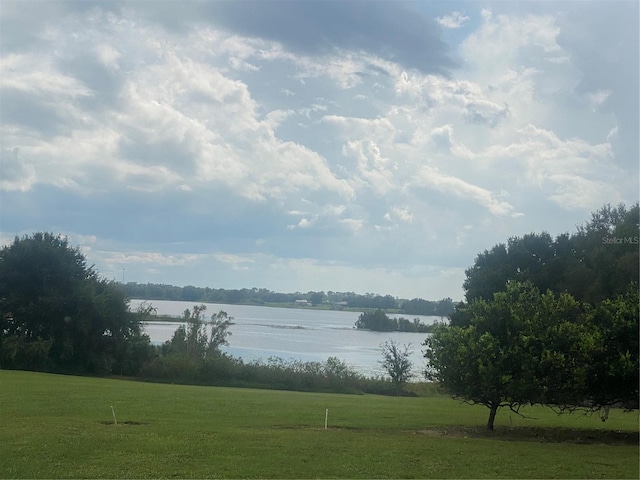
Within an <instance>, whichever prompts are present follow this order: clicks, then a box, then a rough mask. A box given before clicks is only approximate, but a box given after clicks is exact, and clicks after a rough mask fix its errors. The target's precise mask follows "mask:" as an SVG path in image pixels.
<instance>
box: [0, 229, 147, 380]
mask: <svg viewBox="0 0 640 480" xmlns="http://www.w3.org/2000/svg"><path fill="white" fill-rule="evenodd" d="M139 319H140V316H139V315H138V314H137V313H133V312H131V311H130V310H129V306H128V301H127V298H126V297H125V294H124V292H123V291H122V290H121V289H120V288H119V287H118V286H117V285H116V284H115V283H114V282H110V281H107V280H105V279H103V278H101V277H100V276H99V275H98V273H97V272H96V271H95V270H94V268H93V267H90V266H88V265H87V261H86V259H85V257H84V255H83V254H82V252H81V251H80V250H79V248H77V247H73V246H71V245H69V242H68V240H67V239H66V238H65V237H62V236H58V235H54V234H52V233H41V232H39V233H34V234H33V235H31V236H23V237H22V238H19V237H16V238H15V239H14V241H13V243H11V244H10V245H8V246H5V247H3V248H2V249H1V250H0V367H1V368H13V369H23V370H40V371H51V372H65V373H92V374H104V373H110V372H113V373H118V374H124V375H132V374H136V373H137V371H138V370H139V368H140V366H141V364H142V363H143V362H144V361H146V360H147V358H148V356H149V355H150V354H151V351H152V347H151V345H150V342H149V338H148V337H147V336H146V335H144V334H143V333H142V332H141V327H140V321H139Z"/></svg>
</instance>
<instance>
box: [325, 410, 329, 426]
mask: <svg viewBox="0 0 640 480" xmlns="http://www.w3.org/2000/svg"><path fill="white" fill-rule="evenodd" d="M328 422H329V409H328V408H327V409H326V410H325V412H324V429H325V430H326V429H327V425H328Z"/></svg>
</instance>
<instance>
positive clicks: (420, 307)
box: [402, 297, 455, 317]
mask: <svg viewBox="0 0 640 480" xmlns="http://www.w3.org/2000/svg"><path fill="white" fill-rule="evenodd" d="M454 310H455V307H454V303H453V300H452V299H451V298H448V297H447V298H443V299H442V300H438V301H437V302H433V301H429V300H424V299H422V298H414V299H412V300H406V301H404V302H402V313H405V314H407V315H434V316H439V317H446V316H448V315H450V314H452V313H453V311H454Z"/></svg>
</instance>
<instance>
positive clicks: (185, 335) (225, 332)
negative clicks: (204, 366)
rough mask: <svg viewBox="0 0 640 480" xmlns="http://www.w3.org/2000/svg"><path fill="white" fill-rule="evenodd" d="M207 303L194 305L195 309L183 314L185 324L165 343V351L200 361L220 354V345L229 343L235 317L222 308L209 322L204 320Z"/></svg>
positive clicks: (168, 353) (187, 310)
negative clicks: (230, 329) (230, 330)
mask: <svg viewBox="0 0 640 480" xmlns="http://www.w3.org/2000/svg"><path fill="white" fill-rule="evenodd" d="M206 310H207V307H206V305H204V304H201V305H194V307H193V310H189V309H186V310H185V311H184V312H183V314H182V320H183V321H184V322H186V323H185V325H181V326H180V327H178V328H177V329H176V331H175V332H174V333H173V337H172V338H171V340H169V341H167V342H166V343H165V345H164V353H165V354H167V355H176V356H182V357H186V358H188V359H191V360H193V361H200V360H204V359H206V358H211V357H214V356H217V355H219V354H220V347H221V346H222V345H228V344H229V343H228V342H227V337H228V336H229V335H231V332H229V327H230V326H231V324H232V323H231V322H232V320H233V317H229V316H228V315H227V312H225V311H223V310H220V311H219V312H218V313H215V314H213V315H212V316H211V322H210V323H209V324H208V326H209V330H210V333H207V324H206V323H205V321H204V313H205V311H206Z"/></svg>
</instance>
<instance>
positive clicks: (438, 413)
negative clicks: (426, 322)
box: [0, 371, 639, 479]
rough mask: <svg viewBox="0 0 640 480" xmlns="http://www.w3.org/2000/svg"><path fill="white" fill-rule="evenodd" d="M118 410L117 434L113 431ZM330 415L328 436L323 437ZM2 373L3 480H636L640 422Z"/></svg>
mask: <svg viewBox="0 0 640 480" xmlns="http://www.w3.org/2000/svg"><path fill="white" fill-rule="evenodd" d="M111 406H113V407H114V409H115V413H116V418H117V421H118V426H115V424H114V421H113V417H112V412H111ZM326 409H329V428H328V429H327V430H325V429H324V421H325V410H326ZM525 414H526V415H527V416H530V417H534V418H535V419H533V418H529V419H523V418H520V417H518V416H515V415H514V414H513V413H511V414H510V413H509V412H508V411H500V412H499V413H498V417H497V419H496V430H495V432H493V433H488V432H485V431H484V424H485V423H486V420H487V416H488V410H487V409H486V408H484V407H479V406H469V405H465V404H461V403H459V402H457V401H454V400H452V399H450V398H448V397H444V396H439V395H432V396H429V397H418V398H405V397H400V398H396V397H382V396H375V395H336V394H317V393H297V392H282V391H272V390H252V389H233V388H220V387H195V386H194V387H192V386H181V385H161V384H151V383H140V382H132V381H125V380H114V379H99V378H87V377H72V376H61V375H49V374H39V373H31V372H19V371H0V476H1V477H2V478H150V477H152V478H167V477H174V478H176V477H177V478H188V477H190V478H205V477H206V478H214V477H222V478H258V477H259V478H635V479H637V478H638V475H639V464H638V453H639V450H638V413H637V412H632V413H624V412H622V411H618V410H612V411H611V414H610V417H609V420H607V422H604V423H603V422H601V420H600V419H599V418H598V416H597V415H596V416H590V417H585V416H583V415H580V414H574V415H563V416H559V417H558V416H557V415H556V414H555V413H553V412H552V411H551V410H549V409H545V408H530V409H528V410H527V411H526V412H525Z"/></svg>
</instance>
